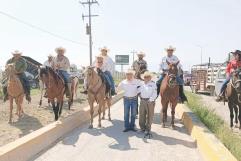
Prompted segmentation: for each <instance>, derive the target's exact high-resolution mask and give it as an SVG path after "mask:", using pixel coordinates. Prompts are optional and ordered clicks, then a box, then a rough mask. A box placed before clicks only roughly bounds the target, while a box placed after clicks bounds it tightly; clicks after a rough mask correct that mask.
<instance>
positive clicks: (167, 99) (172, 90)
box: [160, 62, 179, 129]
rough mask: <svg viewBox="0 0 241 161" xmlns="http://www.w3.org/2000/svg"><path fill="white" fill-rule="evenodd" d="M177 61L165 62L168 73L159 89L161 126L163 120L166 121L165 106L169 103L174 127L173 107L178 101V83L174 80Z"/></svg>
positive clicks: (163, 124) (163, 125)
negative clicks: (173, 62)
mask: <svg viewBox="0 0 241 161" xmlns="http://www.w3.org/2000/svg"><path fill="white" fill-rule="evenodd" d="M178 63H179V62H177V63H175V64H172V63H169V62H167V64H168V73H167V74H166V75H165V77H164V79H163V81H162V84H161V89H160V95H161V104H162V127H165V122H166V121H167V108H168V105H169V104H170V106H171V115H172V121H171V126H172V128H173V129H174V127H175V126H174V119H175V108H176V105H177V103H178V96H179V85H178V84H177V81H176V76H177V73H178V68H177V65H178Z"/></svg>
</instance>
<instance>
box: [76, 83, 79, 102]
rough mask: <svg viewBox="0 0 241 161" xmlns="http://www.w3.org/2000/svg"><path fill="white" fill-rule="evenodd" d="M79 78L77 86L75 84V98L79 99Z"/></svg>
mask: <svg viewBox="0 0 241 161" xmlns="http://www.w3.org/2000/svg"><path fill="white" fill-rule="evenodd" d="M78 81H79V80H78V79H77V83H76V86H75V98H76V99H77V90H78V86H79V82H78Z"/></svg>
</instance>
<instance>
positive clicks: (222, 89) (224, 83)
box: [216, 77, 231, 101]
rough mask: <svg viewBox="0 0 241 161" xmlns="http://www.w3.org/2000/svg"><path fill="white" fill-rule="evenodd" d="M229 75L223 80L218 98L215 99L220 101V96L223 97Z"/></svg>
mask: <svg viewBox="0 0 241 161" xmlns="http://www.w3.org/2000/svg"><path fill="white" fill-rule="evenodd" d="M230 79H231V77H228V78H227V79H226V80H225V81H224V82H223V85H222V87H221V90H220V93H219V95H218V98H217V99H216V101H221V100H222V98H223V97H224V94H225V90H226V88H227V85H228V83H229V81H230Z"/></svg>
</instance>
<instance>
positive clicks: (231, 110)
mask: <svg viewBox="0 0 241 161" xmlns="http://www.w3.org/2000/svg"><path fill="white" fill-rule="evenodd" d="M228 108H229V112H230V127H231V128H233V118H234V115H233V104H232V103H231V101H228Z"/></svg>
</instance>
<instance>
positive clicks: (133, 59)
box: [131, 50, 137, 64]
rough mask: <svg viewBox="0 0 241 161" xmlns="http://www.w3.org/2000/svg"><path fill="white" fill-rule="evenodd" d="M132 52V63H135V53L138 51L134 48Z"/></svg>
mask: <svg viewBox="0 0 241 161" xmlns="http://www.w3.org/2000/svg"><path fill="white" fill-rule="evenodd" d="M131 53H132V64H133V63H134V61H135V54H137V51H135V50H132V51H131Z"/></svg>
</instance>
